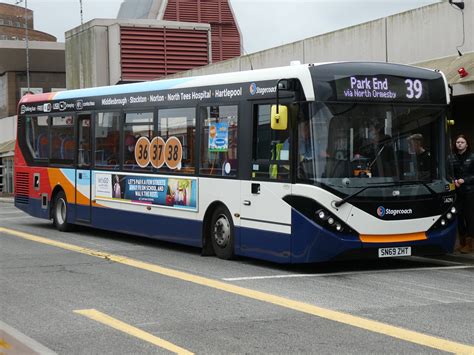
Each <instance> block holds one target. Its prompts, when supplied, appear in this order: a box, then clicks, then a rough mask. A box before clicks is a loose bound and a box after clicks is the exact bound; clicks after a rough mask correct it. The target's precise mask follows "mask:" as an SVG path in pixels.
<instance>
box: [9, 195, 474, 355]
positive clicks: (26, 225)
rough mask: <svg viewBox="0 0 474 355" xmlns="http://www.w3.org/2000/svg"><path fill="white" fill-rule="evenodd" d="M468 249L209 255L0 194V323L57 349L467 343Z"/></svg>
mask: <svg viewBox="0 0 474 355" xmlns="http://www.w3.org/2000/svg"><path fill="white" fill-rule="evenodd" d="M472 260H473V259H468V258H466V259H459V260H457V259H449V258H447V259H444V260H435V259H424V258H398V259H388V260H380V261H376V262H350V263H349V262H347V263H328V264H322V265H310V266H281V265H275V264H269V263H265V262H260V261H255V260H250V259H239V260H236V261H222V260H219V259H217V258H214V257H201V256H200V251H199V250H198V249H194V248H188V247H183V246H176V245H172V244H168V243H163V242H159V241H153V240H147V239H143V238H137V237H133V236H129V235H123V234H118V233H110V232H104V231H97V230H93V229H90V228H79V229H77V230H76V231H75V232H72V233H60V232H57V231H56V230H55V229H54V228H53V227H52V224H51V223H50V222H49V221H45V220H39V219H35V218H32V217H29V216H27V215H26V214H24V213H23V212H21V211H19V210H16V209H15V208H14V206H13V205H11V204H5V203H0V321H1V322H3V323H4V324H6V325H8V326H9V327H11V328H13V329H15V330H16V331H18V332H20V333H22V334H23V335H24V336H26V337H29V338H30V339H32V340H33V341H36V342H38V343H39V344H41V345H42V346H44V347H45V348H48V349H50V350H51V351H53V352H56V353H58V354H148V353H149V354H156V353H163V354H167V353H173V352H175V353H187V352H188V353H200V354H227V353H238V354H243V353H252V354H260V353H262V354H263V353H265V354H274V353H275V354H276V353H278V354H289V353H318V354H334V353H361V354H362V353H363V354H367V353H378V354H380V353H397V354H399V353H417V354H418V353H429V354H433V353H446V352H452V353H473V354H474V338H473V334H474V321H473V315H474V282H473V277H474V263H473V262H472ZM1 322H0V331H1V325H2V323H1ZM1 334H2V333H0V353H2V351H3V352H4V353H5V354H13V353H14V352H13V350H14V349H13V348H12V345H11V344H9V342H8V339H6V340H5V339H3V341H2V336H1ZM9 346H10V348H9Z"/></svg>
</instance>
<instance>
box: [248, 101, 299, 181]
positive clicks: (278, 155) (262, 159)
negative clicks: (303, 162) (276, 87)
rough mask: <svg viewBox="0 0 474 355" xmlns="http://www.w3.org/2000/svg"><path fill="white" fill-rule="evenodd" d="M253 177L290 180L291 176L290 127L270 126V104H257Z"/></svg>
mask: <svg viewBox="0 0 474 355" xmlns="http://www.w3.org/2000/svg"><path fill="white" fill-rule="evenodd" d="M254 112H255V119H254V142H253V162H252V178H254V179H274V180H288V179H289V178H290V139H289V128H288V129H286V130H284V131H279V130H272V129H271V127H270V113H271V106H270V105H257V106H255V111H254Z"/></svg>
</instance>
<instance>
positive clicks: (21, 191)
mask: <svg viewBox="0 0 474 355" xmlns="http://www.w3.org/2000/svg"><path fill="white" fill-rule="evenodd" d="M29 186H30V176H29V174H28V173H21V172H17V173H16V174H15V202H16V203H21V204H24V205H27V204H28V203H29V200H30V199H29V197H28V195H29Z"/></svg>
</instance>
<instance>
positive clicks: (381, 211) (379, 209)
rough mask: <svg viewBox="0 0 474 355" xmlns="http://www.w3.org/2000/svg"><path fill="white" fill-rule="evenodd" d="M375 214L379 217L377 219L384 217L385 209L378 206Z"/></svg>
mask: <svg viewBox="0 0 474 355" xmlns="http://www.w3.org/2000/svg"><path fill="white" fill-rule="evenodd" d="M377 214H378V215H379V217H383V216H385V208H383V207H382V206H379V207H378V208H377Z"/></svg>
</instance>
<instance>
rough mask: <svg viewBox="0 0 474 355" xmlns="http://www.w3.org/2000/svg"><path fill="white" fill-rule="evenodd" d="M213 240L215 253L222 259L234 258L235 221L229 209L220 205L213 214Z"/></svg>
mask: <svg viewBox="0 0 474 355" xmlns="http://www.w3.org/2000/svg"><path fill="white" fill-rule="evenodd" d="M210 229H211V230H210V232H211V233H210V234H211V241H212V248H213V249H214V253H215V254H216V255H217V257H218V258H220V259H226V260H228V259H233V258H234V223H233V221H232V217H231V216H230V213H229V211H228V210H227V208H225V207H224V206H218V207H217V208H216V210H215V211H214V213H213V214H212V220H211V228H210Z"/></svg>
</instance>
